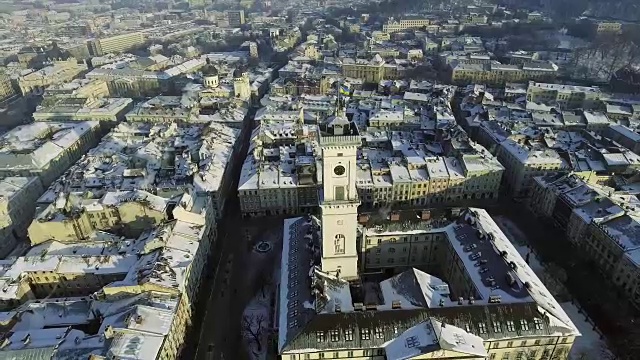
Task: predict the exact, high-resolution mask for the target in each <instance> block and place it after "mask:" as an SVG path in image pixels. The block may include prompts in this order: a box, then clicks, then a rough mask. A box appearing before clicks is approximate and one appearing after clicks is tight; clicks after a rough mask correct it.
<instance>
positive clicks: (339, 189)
mask: <svg viewBox="0 0 640 360" xmlns="http://www.w3.org/2000/svg"><path fill="white" fill-rule="evenodd" d="M335 190H336V192H335V199H336V200H339V201H344V199H345V194H344V186H336V187H335Z"/></svg>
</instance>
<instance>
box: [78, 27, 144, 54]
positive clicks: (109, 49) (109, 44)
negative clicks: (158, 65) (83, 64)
mask: <svg viewBox="0 0 640 360" xmlns="http://www.w3.org/2000/svg"><path fill="white" fill-rule="evenodd" d="M144 41H145V38H144V34H143V33H142V32H139V31H135V32H131V33H127V34H120V35H114V36H108V37H101V38H96V39H91V40H89V41H88V42H87V47H88V48H89V53H90V54H91V55H92V56H103V55H106V54H112V53H115V54H119V53H123V52H125V51H128V50H132V49H135V48H137V47H139V46H141V45H142V44H144Z"/></svg>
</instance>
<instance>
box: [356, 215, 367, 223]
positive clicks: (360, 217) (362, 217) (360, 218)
mask: <svg viewBox="0 0 640 360" xmlns="http://www.w3.org/2000/svg"><path fill="white" fill-rule="evenodd" d="M358 222H359V223H360V224H366V223H367V222H369V214H360V215H358Z"/></svg>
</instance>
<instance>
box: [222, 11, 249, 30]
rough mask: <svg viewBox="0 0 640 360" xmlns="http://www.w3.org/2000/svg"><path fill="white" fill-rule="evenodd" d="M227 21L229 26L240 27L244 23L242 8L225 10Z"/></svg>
mask: <svg viewBox="0 0 640 360" xmlns="http://www.w3.org/2000/svg"><path fill="white" fill-rule="evenodd" d="M226 14H227V21H228V22H229V26H231V27H240V26H242V25H244V23H245V18H244V10H227V11H226Z"/></svg>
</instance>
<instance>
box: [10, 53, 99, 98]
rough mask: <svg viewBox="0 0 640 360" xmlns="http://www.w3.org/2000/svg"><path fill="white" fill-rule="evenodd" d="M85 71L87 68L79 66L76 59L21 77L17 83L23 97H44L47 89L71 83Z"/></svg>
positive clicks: (54, 64) (55, 63)
mask: <svg viewBox="0 0 640 360" xmlns="http://www.w3.org/2000/svg"><path fill="white" fill-rule="evenodd" d="M85 71H87V66H86V65H85V64H78V63H77V61H76V59H70V60H67V61H56V62H54V63H53V65H50V66H47V67H45V68H44V69H41V70H37V71H33V72H30V73H28V74H26V75H22V76H20V77H19V78H18V80H17V83H18V87H19V88H20V91H21V92H22V95H26V94H29V93H31V92H33V93H35V94H39V95H42V94H43V93H44V89H45V88H46V87H48V86H50V85H57V84H63V83H66V82H69V81H71V80H73V79H74V78H75V77H77V76H79V75H80V74H81V73H83V72H85Z"/></svg>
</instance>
